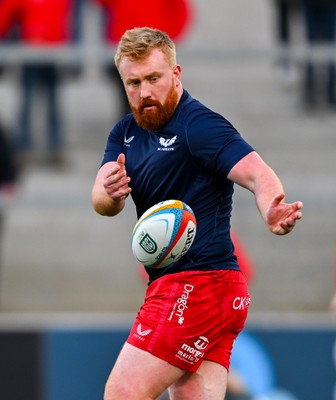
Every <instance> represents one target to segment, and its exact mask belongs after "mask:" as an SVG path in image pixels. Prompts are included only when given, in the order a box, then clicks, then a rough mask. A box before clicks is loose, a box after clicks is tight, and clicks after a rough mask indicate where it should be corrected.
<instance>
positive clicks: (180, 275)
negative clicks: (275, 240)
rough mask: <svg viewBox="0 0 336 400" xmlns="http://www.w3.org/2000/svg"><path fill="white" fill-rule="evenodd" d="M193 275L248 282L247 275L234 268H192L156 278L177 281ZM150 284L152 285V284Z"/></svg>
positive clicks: (211, 278) (225, 280)
mask: <svg viewBox="0 0 336 400" xmlns="http://www.w3.org/2000/svg"><path fill="white" fill-rule="evenodd" d="M193 277H195V278H199V277H203V278H204V279H205V280H207V279H209V280H217V279H219V280H222V281H223V282H232V283H246V279H245V276H244V275H243V273H242V272H241V271H239V270H234V269H219V270H217V269H216V270H192V271H180V272H174V273H172V274H166V275H163V276H161V277H160V278H158V279H156V280H155V281H154V282H153V283H152V284H154V283H155V282H156V281H160V282H163V281H166V282H176V281H179V280H183V279H187V278H188V279H192V278H193ZM152 284H151V285H152ZM151 285H150V286H151Z"/></svg>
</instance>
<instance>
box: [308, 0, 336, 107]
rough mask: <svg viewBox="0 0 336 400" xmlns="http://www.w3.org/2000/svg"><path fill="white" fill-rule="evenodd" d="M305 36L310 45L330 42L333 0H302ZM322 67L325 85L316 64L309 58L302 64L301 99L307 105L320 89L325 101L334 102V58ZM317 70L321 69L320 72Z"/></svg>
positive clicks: (335, 13) (335, 25)
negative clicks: (303, 69) (303, 72)
mask: <svg viewBox="0 0 336 400" xmlns="http://www.w3.org/2000/svg"><path fill="white" fill-rule="evenodd" d="M304 13H305V26H306V38H307V41H308V43H309V45H310V46H311V48H313V47H314V46H315V45H323V44H329V45H330V44H334V43H335V38H336V0H304ZM319 66H321V67H323V68H324V69H325V70H324V72H325V73H324V75H323V76H324V77H326V80H327V82H326V83H325V87H323V83H321V79H322V77H321V76H319V75H318V72H319V70H321V69H320V68H318V65H317V63H315V62H313V61H311V60H309V61H307V63H306V66H305V75H304V99H303V100H304V102H305V104H306V105H307V106H309V107H311V106H315V105H316V103H317V100H318V96H319V94H320V90H323V92H324V94H323V95H324V97H325V98H326V101H327V103H329V104H331V105H335V104H336V92H335V73H336V71H335V61H334V60H332V59H331V60H329V61H328V60H327V61H326V62H325V64H320V65H319ZM320 72H321V71H320Z"/></svg>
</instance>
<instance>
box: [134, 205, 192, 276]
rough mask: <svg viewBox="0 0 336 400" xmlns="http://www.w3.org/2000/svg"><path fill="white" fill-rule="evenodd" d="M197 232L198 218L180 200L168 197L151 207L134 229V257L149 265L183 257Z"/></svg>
mask: <svg viewBox="0 0 336 400" xmlns="http://www.w3.org/2000/svg"><path fill="white" fill-rule="evenodd" d="M195 235H196V218H195V215H194V213H193V211H192V209H191V208H190V207H189V206H188V205H187V204H185V203H184V202H182V201H181V200H166V201H162V202H160V203H158V204H155V205H154V206H152V207H151V208H149V209H148V210H147V211H146V212H145V213H144V214H143V215H142V216H141V217H140V218H139V220H138V222H137V223H136V225H135V226H134V229H133V233H132V251H133V254H134V257H135V258H136V259H137V260H138V261H139V262H140V263H142V264H143V265H144V266H145V267H149V268H164V267H167V266H168V265H170V264H171V263H173V262H175V261H177V260H178V259H180V258H181V257H183V256H184V255H185V254H186V253H187V251H188V250H189V248H190V246H191V245H192V243H193V241H194V238H195Z"/></svg>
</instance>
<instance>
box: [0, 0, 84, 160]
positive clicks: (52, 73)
mask: <svg viewBox="0 0 336 400" xmlns="http://www.w3.org/2000/svg"><path fill="white" fill-rule="evenodd" d="M81 2H82V0H1V1H0V39H2V40H6V38H8V37H13V35H14V36H15V37H16V39H17V43H18V44H21V45H24V46H31V47H35V48H42V47H48V48H50V49H53V48H56V47H59V46H65V45H69V44H71V43H72V44H73V43H74V42H75V41H76V40H78V39H79V18H80V5H81ZM59 84H60V68H59V66H58V65H57V64H56V59H55V60H50V59H43V58H41V59H39V60H30V61H24V62H23V64H22V75H21V85H22V106H21V113H20V117H19V133H18V138H17V146H18V149H19V150H20V151H21V152H22V156H26V157H28V158H29V157H30V156H31V150H32V147H33V137H32V136H33V134H32V130H33V114H32V113H33V111H34V107H33V104H35V100H37V97H36V96H37V95H39V94H40V90H41V94H42V93H43V96H44V101H43V102H41V103H40V104H39V109H40V108H41V107H43V106H44V105H45V104H46V105H47V128H46V131H47V145H48V150H49V154H48V158H47V161H48V162H52V163H53V165H60V164H61V163H62V161H63V154H62V153H63V147H64V143H63V141H64V138H63V136H64V135H63V126H62V121H61V110H60V105H59V98H58V96H59V94H58V89H59ZM39 100H40V99H39ZM38 118H39V119H40V118H41V113H39V114H38Z"/></svg>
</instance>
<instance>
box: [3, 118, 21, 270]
mask: <svg viewBox="0 0 336 400" xmlns="http://www.w3.org/2000/svg"><path fill="white" fill-rule="evenodd" d="M17 178H18V169H17V166H16V164H15V157H14V152H13V148H12V146H11V143H10V139H9V135H8V133H7V132H5V128H4V126H2V125H1V124H0V269H1V263H2V251H1V250H2V238H3V231H4V224H5V213H6V209H7V207H8V206H9V205H10V203H11V202H12V201H13V199H14V197H15V195H16V191H17Z"/></svg>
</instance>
